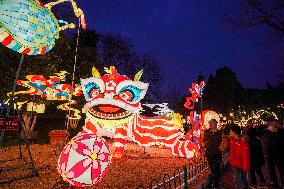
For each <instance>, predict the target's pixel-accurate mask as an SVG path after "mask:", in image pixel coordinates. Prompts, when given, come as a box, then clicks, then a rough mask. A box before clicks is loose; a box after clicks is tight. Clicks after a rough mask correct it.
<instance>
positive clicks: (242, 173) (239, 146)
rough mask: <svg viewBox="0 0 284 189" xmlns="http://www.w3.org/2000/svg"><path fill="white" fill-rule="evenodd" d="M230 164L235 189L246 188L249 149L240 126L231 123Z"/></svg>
mask: <svg viewBox="0 0 284 189" xmlns="http://www.w3.org/2000/svg"><path fill="white" fill-rule="evenodd" d="M230 152H231V153H230V164H231V166H232V168H233V170H234V178H235V187H236V189H241V188H244V189H247V188H248V172H249V170H250V151H249V144H248V140H247V139H246V138H245V137H242V136H241V128H240V127H239V126H238V125H236V124H232V125H231V131H230Z"/></svg>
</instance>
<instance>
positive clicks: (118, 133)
mask: <svg viewBox="0 0 284 189" xmlns="http://www.w3.org/2000/svg"><path fill="white" fill-rule="evenodd" d="M105 71H106V73H107V74H106V75H104V76H101V75H100V73H99V72H98V71H97V70H96V69H93V76H94V77H91V78H87V79H82V80H81V84H82V90H83V94H84V95H85V99H86V101H87V103H86V105H85V109H86V110H87V113H86V121H85V126H84V128H83V131H82V132H81V133H93V134H96V135H98V136H102V137H103V136H107V137H111V138H114V144H113V145H114V146H115V148H116V150H115V154H114V157H115V158H120V157H122V156H123V153H124V146H125V144H126V143H127V141H134V142H136V143H137V144H139V145H140V146H144V147H145V146H151V145H162V146H164V147H166V148H169V149H170V150H171V151H172V153H173V155H177V156H180V157H187V158H192V157H193V156H194V155H198V153H199V149H198V144H197V143H193V142H191V141H188V140H185V135H184V133H183V132H181V131H180V129H179V128H178V127H175V126H174V125H173V121H172V120H169V118H168V117H166V116H159V117H153V118H152V117H145V116H141V115H140V114H139V111H140V110H141V104H140V101H141V99H143V98H144V96H145V94H146V92H147V89H148V83H143V82H141V81H139V80H140V78H141V76H142V73H143V72H142V71H140V72H138V73H137V74H136V75H135V78H134V80H131V79H130V78H129V77H126V76H124V75H120V74H119V73H118V72H117V70H116V69H115V67H113V66H111V67H110V68H109V69H106V68H105Z"/></svg>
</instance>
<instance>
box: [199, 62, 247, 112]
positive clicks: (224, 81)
mask: <svg viewBox="0 0 284 189" xmlns="http://www.w3.org/2000/svg"><path fill="white" fill-rule="evenodd" d="M243 95H244V89H243V87H242V86H241V84H240V83H239V81H238V79H237V77H236V74H235V73H234V72H233V71H232V70H231V69H230V68H228V67H223V68H220V69H218V70H217V71H216V74H215V76H212V75H210V76H209V79H208V82H207V85H206V86H205V89H204V96H203V100H204V106H205V108H211V109H213V110H216V111H218V112H222V113H224V112H228V111H229V110H230V109H231V108H234V107H237V106H238V105H241V104H242V99H243Z"/></svg>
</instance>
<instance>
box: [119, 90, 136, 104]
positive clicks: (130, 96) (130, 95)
mask: <svg viewBox="0 0 284 189" xmlns="http://www.w3.org/2000/svg"><path fill="white" fill-rule="evenodd" d="M119 96H120V98H122V99H123V100H125V101H131V100H132V99H133V97H134V96H133V93H132V92H131V91H128V90H126V91H123V92H121V93H120V94H119Z"/></svg>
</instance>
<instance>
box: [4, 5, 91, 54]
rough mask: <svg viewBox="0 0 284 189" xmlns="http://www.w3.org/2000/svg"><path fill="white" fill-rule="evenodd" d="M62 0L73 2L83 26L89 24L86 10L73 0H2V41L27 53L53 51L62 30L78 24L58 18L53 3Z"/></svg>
mask: <svg viewBox="0 0 284 189" xmlns="http://www.w3.org/2000/svg"><path fill="white" fill-rule="evenodd" d="M62 2H71V4H72V7H73V9H74V13H75V15H76V16H77V17H79V18H80V21H81V26H82V27H83V28H84V27H86V22H85V18H84V14H83V11H82V10H81V9H80V8H78V7H77V5H76V3H75V2H74V1H73V0H57V1H55V2H51V3H48V4H46V5H44V4H42V3H40V1H37V0H1V1H0V12H1V14H0V42H1V43H2V44H3V45H4V46H6V47H8V48H10V49H12V50H14V51H16V52H18V53H23V54H28V55H37V54H44V53H46V52H48V51H50V50H51V49H52V48H53V47H54V45H55V40H56V39H58V38H59V31H60V30H65V29H67V28H74V27H75V25H74V24H72V23H70V24H69V23H67V22H66V21H63V20H57V19H56V17H55V16H54V15H53V13H52V12H51V9H52V7H53V6H54V5H57V4H59V3H62ZM60 25H62V26H60Z"/></svg>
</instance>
